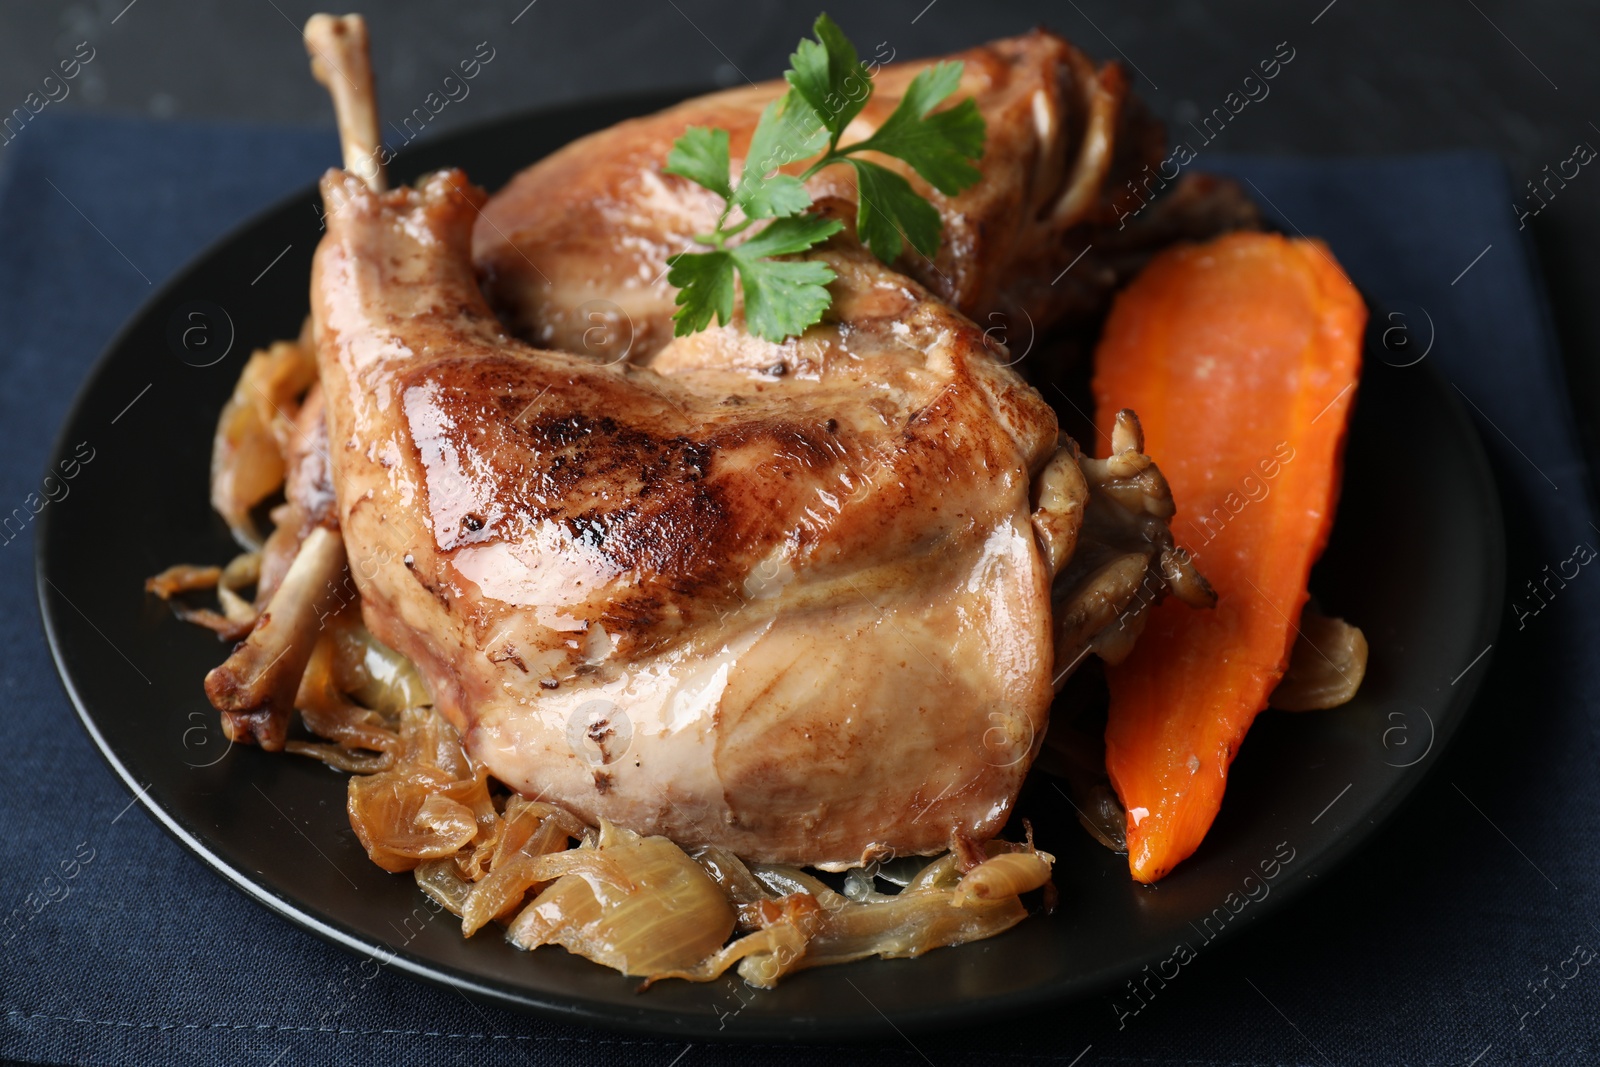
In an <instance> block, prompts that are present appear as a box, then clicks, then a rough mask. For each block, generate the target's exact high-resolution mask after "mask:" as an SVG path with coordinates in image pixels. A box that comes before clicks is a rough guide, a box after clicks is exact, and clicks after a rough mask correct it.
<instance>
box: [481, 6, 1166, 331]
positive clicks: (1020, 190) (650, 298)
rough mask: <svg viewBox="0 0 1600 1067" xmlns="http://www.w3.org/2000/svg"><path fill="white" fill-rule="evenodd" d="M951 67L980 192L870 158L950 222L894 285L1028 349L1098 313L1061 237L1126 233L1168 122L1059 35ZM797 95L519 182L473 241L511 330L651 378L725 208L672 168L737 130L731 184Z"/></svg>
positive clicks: (893, 70)
mask: <svg viewBox="0 0 1600 1067" xmlns="http://www.w3.org/2000/svg"><path fill="white" fill-rule="evenodd" d="M948 58H950V59H957V60H961V61H963V62H964V63H965V68H964V72H963V77H962V81H961V87H960V89H959V90H957V92H956V93H955V94H954V98H955V99H960V98H962V97H965V96H968V95H970V96H972V97H973V98H974V99H976V101H977V103H978V107H979V109H980V110H981V111H982V113H983V116H984V119H985V121H986V123H987V127H988V136H987V141H986V143H985V146H984V154H983V168H982V169H983V175H984V176H983V178H982V179H981V180H980V181H979V182H978V183H977V184H976V185H974V186H973V187H972V188H970V189H968V190H966V191H965V192H963V193H961V194H959V195H957V196H954V197H947V196H943V195H942V194H940V193H939V192H937V191H936V190H934V189H933V188H932V187H930V186H929V185H928V184H927V183H926V182H925V181H923V180H922V179H921V178H920V177H918V176H917V175H916V174H915V173H914V172H913V171H912V170H910V168H908V167H906V166H905V164H903V163H901V162H900V161H898V160H894V159H890V158H888V157H881V158H879V157H875V159H876V161H877V162H881V163H883V164H884V165H886V166H889V167H891V168H892V169H895V170H897V171H899V172H900V173H901V174H903V175H904V176H905V177H906V178H907V179H909V180H910V182H911V183H912V186H913V187H914V188H915V189H916V190H917V192H919V193H921V194H922V195H923V196H925V197H927V198H928V199H929V200H930V201H931V202H932V203H933V204H934V206H935V207H936V208H937V209H938V210H939V213H940V215H941V217H942V219H943V222H944V240H943V241H942V242H941V244H940V247H939V251H938V253H937V255H936V256H935V258H934V259H933V260H932V261H929V260H927V259H925V258H923V257H922V256H921V255H919V254H917V253H916V252H915V251H913V250H910V249H909V248H908V249H907V251H906V253H905V254H904V255H903V256H902V257H901V261H900V263H899V264H898V267H899V269H901V270H902V271H904V272H905V273H907V274H909V275H911V276H912V277H913V278H915V279H916V280H917V281H919V282H921V283H922V284H923V285H924V286H926V287H927V288H928V289H929V290H930V291H932V293H933V294H934V295H935V296H937V297H938V298H940V299H941V300H943V301H944V302H945V303H947V304H949V305H951V306H952V307H954V308H956V309H957V310H958V311H961V312H962V313H963V314H966V315H968V316H971V317H972V318H974V319H976V320H977V321H979V322H980V323H982V324H984V325H985V326H990V325H992V324H991V323H990V322H989V320H988V318H987V316H988V315H989V314H990V313H991V312H1000V313H1004V314H1006V315H1009V316H1011V321H1012V322H1013V323H1014V330H1015V332H1016V335H1017V336H1022V335H1023V331H1024V325H1023V319H1024V316H1026V317H1027V318H1028V319H1029V320H1031V321H1032V323H1033V324H1034V326H1035V327H1036V328H1037V329H1039V330H1043V329H1045V328H1046V327H1048V326H1049V325H1051V323H1052V322H1054V321H1056V320H1057V319H1059V318H1060V317H1061V316H1062V315H1064V314H1074V313H1076V314H1083V313H1086V312H1087V313H1091V314H1092V313H1097V312H1098V310H1099V299H1098V298H1099V295H1102V294H1101V287H1100V286H1098V285H1096V286H1093V287H1092V288H1093V289H1094V293H1095V296H1094V298H1093V299H1090V300H1087V301H1086V300H1085V299H1084V289H1083V287H1082V286H1076V287H1068V288H1062V287H1059V286H1052V284H1051V283H1052V281H1053V280H1057V279H1059V277H1060V275H1061V273H1062V271H1063V269H1064V268H1066V267H1067V266H1068V265H1069V264H1070V263H1071V262H1072V261H1073V260H1074V259H1075V258H1076V257H1077V256H1078V255H1079V253H1080V252H1082V251H1083V249H1084V245H1085V243H1086V242H1085V241H1084V240H1081V239H1078V237H1077V236H1076V235H1075V236H1074V237H1072V238H1071V239H1069V238H1068V237H1067V236H1066V235H1067V234H1069V233H1071V232H1072V231H1073V230H1074V228H1075V227H1082V226H1085V225H1089V224H1093V223H1100V224H1108V223H1109V224H1111V228H1113V229H1115V228H1116V223H1117V218H1116V213H1115V211H1114V210H1112V208H1111V204H1110V200H1111V198H1112V197H1113V196H1114V195H1116V194H1117V193H1119V192H1123V191H1124V190H1123V184H1124V179H1125V178H1130V177H1133V176H1134V175H1135V174H1136V173H1137V172H1138V171H1139V170H1140V169H1141V168H1142V167H1144V166H1145V164H1147V163H1148V164H1150V165H1152V166H1153V165H1154V164H1155V163H1157V162H1158V161H1159V160H1160V158H1161V154H1162V150H1163V148H1164V143H1165V139H1164V136H1163V134H1162V130H1161V126H1160V123H1158V122H1156V121H1154V120H1152V119H1151V118H1149V117H1148V116H1147V114H1146V113H1145V111H1144V109H1143V107H1142V106H1141V105H1139V104H1138V102H1137V101H1136V100H1134V99H1133V98H1132V97H1131V96H1130V95H1129V94H1128V92H1127V82H1126V78H1125V76H1124V75H1123V73H1122V69H1121V68H1120V67H1119V66H1118V65H1116V64H1115V63H1111V64H1106V65H1105V66H1102V67H1099V68H1096V67H1095V66H1094V64H1093V63H1092V62H1091V61H1090V60H1089V59H1088V58H1087V57H1086V56H1084V54H1083V53H1082V52H1079V51H1078V50H1077V49H1076V48H1074V47H1073V46H1072V45H1070V44H1068V43H1067V42H1066V41H1064V40H1062V39H1061V38H1060V37H1057V36H1055V35H1054V34H1050V33H1046V32H1044V31H1035V32H1033V33H1030V34H1026V35H1024V36H1022V37H1015V38H1010V39H1007V40H1002V41H997V42H995V43H993V44H989V45H984V46H982V47H979V48H973V49H970V50H968V51H965V52H962V53H959V54H957V55H954V56H950V57H948ZM934 62H936V60H932V59H928V60H917V61H913V62H905V63H894V64H890V65H888V66H885V67H883V68H882V69H881V70H879V71H878V73H877V75H876V77H875V78H874V79H873V80H874V82H875V85H876V88H875V90H874V92H873V95H872V97H871V99H870V100H869V101H868V102H867V106H866V108H865V110H863V111H862V112H861V114H860V115H858V116H857V117H856V118H855V119H854V120H853V121H852V123H851V124H850V127H849V129H848V130H847V131H846V134H845V137H844V140H845V141H846V142H853V141H856V140H860V139H864V138H866V137H867V136H869V135H870V134H871V133H872V132H873V131H874V130H876V129H877V127H878V126H879V124H881V123H882V122H883V121H884V119H886V118H888V116H889V114H890V112H892V111H893V110H894V107H895V105H896V104H897V103H899V100H900V98H901V97H902V96H903V95H904V93H905V90H906V88H907V86H909V85H910V83H911V80H912V79H913V78H914V77H915V76H916V75H917V73H918V72H920V71H922V70H925V69H926V68H927V67H929V66H930V65H931V64H933V63H934ZM785 88H786V85H785V84H784V83H783V82H781V81H776V82H767V83H764V84H761V85H751V86H746V87H744V88H739V89H730V90H728V91H726V92H720V93H713V94H711V95H709V96H702V97H699V98H697V99H693V100H689V101H686V102H684V103H683V104H680V105H678V106H676V107H673V108H669V109H668V110H666V111H663V112H660V113H659V114H656V115H651V116H648V117H646V118H641V119H635V120H632V121H629V122H623V123H619V124H618V125H616V126H613V127H611V128H610V129H607V130H602V131H600V132H599V133H596V134H592V135H590V136H588V137H584V138H581V139H580V140H577V141H574V142H573V143H572V144H570V145H568V146H567V147H566V148H564V149H562V150H561V151H559V152H556V153H555V154H553V155H551V156H549V157H547V158H546V159H544V160H542V161H541V162H539V163H536V164H535V165H533V166H532V167H530V168H528V169H527V170H525V171H523V172H522V173H521V174H519V175H518V176H517V177H516V178H514V179H513V180H512V181H511V183H510V184H509V185H507V186H506V188H505V189H503V190H502V191H501V192H500V193H498V194H497V195H496V196H495V197H494V198H493V199H492V200H491V201H490V202H489V204H488V205H487V206H486V207H485V208H484V213H483V218H482V219H481V220H480V221H479V222H478V223H477V226H476V229H475V232H474V235H473V250H474V254H475V256H476V258H477V261H478V265H479V268H480V270H481V272H482V273H483V275H484V279H485V286H486V288H487V290H488V292H489V297H490V300H491V302H492V303H493V304H494V305H495V307H496V309H497V310H499V311H500V312H501V313H502V315H504V316H505V317H506V319H507V321H508V322H509V323H510V324H511V325H512V328H513V330H515V331H516V332H517V333H518V334H519V335H521V336H524V337H526V338H528V339H529V340H531V341H533V342H534V343H536V344H540V345H544V346H548V347H551V348H559V349H563V350H565V351H569V352H584V351H589V352H594V353H595V354H599V353H598V352H597V351H596V348H595V344H594V341H595V340H596V339H597V338H599V337H602V336H605V337H607V338H608V339H609V340H608V343H609V344H610V346H611V347H612V348H613V349H616V348H621V347H624V346H629V347H630V348H631V351H630V353H629V358H630V359H633V360H636V361H648V359H649V358H650V357H651V356H652V355H653V354H654V353H655V352H656V351H658V350H659V349H660V348H661V347H662V346H663V345H665V344H666V343H667V341H668V340H669V339H670V338H671V337H672V323H671V317H672V313H673V310H674V308H673V299H674V297H675V295H676V290H675V289H673V287H672V286H670V285H668V284H667V282H666V258H667V257H668V256H669V255H672V254H673V253H676V252H682V251H686V250H687V249H688V248H689V247H690V245H691V243H692V238H693V236H694V235H695V234H698V233H704V232H706V231H708V230H710V229H712V228H713V226H714V225H715V223H716V220H717V214H718V212H719V211H720V210H721V206H722V205H721V201H720V200H719V199H718V198H717V197H716V196H715V195H714V194H711V193H709V192H708V191H706V190H705V189H702V188H700V187H699V186H697V185H694V184H693V183H691V182H689V181H687V180H685V179H683V178H678V177H673V176H671V175H664V174H662V173H661V166H662V161H663V160H665V159H666V157H667V153H668V150H669V149H670V148H671V147H672V142H673V140H674V139H675V138H677V137H678V136H680V135H681V134H682V133H683V131H684V128H685V127H687V126H690V125H695V126H711V127H720V128H723V129H726V130H728V131H729V137H730V146H731V150H732V152H733V155H734V157H735V163H734V166H735V169H736V170H737V169H738V168H739V167H741V166H742V165H743V162H742V157H743V155H744V153H745V152H746V151H747V150H748V147H749V143H750V136H751V134H752V133H753V131H754V129H755V126H756V123H757V121H758V120H759V119H760V117H761V112H762V109H763V108H765V107H766V106H767V105H768V104H769V103H771V102H772V101H773V100H774V99H776V98H777V97H778V95H779V94H780V93H781V92H783V90H784V89H785ZM790 169H799V166H796V167H793V168H790ZM808 187H809V188H810V190H811V193H812V195H813V196H814V197H815V198H817V199H819V200H820V199H822V198H824V197H841V198H844V199H848V200H850V201H852V202H853V201H854V199H855V196H856V190H855V186H854V178H853V175H852V172H851V171H850V169H849V168H848V167H830V168H828V169H826V170H823V171H822V172H820V173H819V174H817V175H816V176H815V177H813V178H812V179H811V180H810V182H809V183H808ZM1088 243H1092V242H1088ZM1105 291H1107V292H1108V291H1109V287H1105ZM597 328H599V330H598V332H597ZM586 337H587V339H588V343H586Z"/></svg>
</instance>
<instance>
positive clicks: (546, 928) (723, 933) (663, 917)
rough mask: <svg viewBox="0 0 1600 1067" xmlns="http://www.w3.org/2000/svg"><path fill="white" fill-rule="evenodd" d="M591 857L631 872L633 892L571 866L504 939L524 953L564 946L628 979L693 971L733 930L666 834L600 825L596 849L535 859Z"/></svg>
mask: <svg viewBox="0 0 1600 1067" xmlns="http://www.w3.org/2000/svg"><path fill="white" fill-rule="evenodd" d="M585 852H588V853H591V854H592V855H593V857H594V858H595V859H598V858H600V857H606V858H607V859H609V860H611V861H612V862H613V863H614V865H615V867H616V869H617V870H620V871H623V872H626V874H627V876H628V880H629V882H631V887H629V886H624V885H619V884H617V883H616V882H615V881H614V880H613V879H611V878H607V877H603V876H601V875H600V873H599V872H598V871H597V870H596V869H595V868H593V867H591V866H588V865H583V864H579V863H572V861H571V860H568V862H569V863H572V867H573V869H572V871H571V872H570V873H566V874H562V875H561V876H560V877H558V878H556V880H555V882H554V884H552V885H551V886H550V887H549V888H548V889H546V890H545V891H544V892H542V893H540V894H539V896H538V897H537V898H536V899H535V900H534V902H533V903H532V904H530V905H528V907H527V908H525V909H524V910H523V912H522V914H520V915H518V916H517V918H516V921H514V922H513V923H512V924H511V928H510V930H508V931H507V933H506V936H507V938H508V939H509V940H510V941H511V942H512V943H513V944H515V945H517V946H519V947H521V948H528V949H531V948H536V947H538V946H540V945H552V944H554V945H561V946H563V947H564V948H566V950H567V951H568V952H572V953H576V954H577V955H580V956H586V957H588V958H589V959H591V960H594V961H595V962H596V963H601V964H604V965H605V966H607V967H611V968H613V969H615V970H618V971H621V972H622V973H623V974H631V975H639V976H643V977H648V976H650V975H655V974H660V973H662V972H667V971H682V970H688V969H690V968H693V967H694V966H695V965H697V964H699V963H700V962H701V961H702V960H704V959H706V958H707V957H708V956H711V955H712V954H714V953H716V952H717V951H718V950H719V949H720V948H721V947H722V944H723V942H724V941H726V940H727V939H728V935H729V934H731V933H733V925H734V912H733V906H732V905H731V904H729V903H728V898H727V897H725V896H723V894H722V892H721V891H720V890H719V889H718V888H717V885H716V883H715V882H713V881H712V880H711V878H710V876H709V875H707V874H706V872H705V871H704V870H703V869H702V868H701V867H700V865H699V864H697V863H696V862H695V861H694V860H692V859H690V858H689V857H688V856H687V855H686V854H685V853H684V852H683V850H682V849H680V848H679V847H678V846H677V845H674V844H673V843H672V842H671V841H668V840H667V839H666V838H664V837H641V836H639V835H638V834H635V833H633V832H631V831H629V830H624V829H621V828H619V827H616V826H613V825H611V824H610V823H608V822H605V821H603V820H602V822H601V824H600V837H599V840H598V842H597V843H596V845H595V846H594V847H592V848H587V847H580V848H576V849H571V850H569V851H568V852H564V853H558V854H557V855H554V856H545V857H541V858H540V859H539V860H535V861H532V862H533V863H535V864H541V865H543V866H544V867H545V869H554V868H555V867H556V866H557V861H560V860H563V859H566V858H568V857H571V858H573V859H578V858H581V854H582V853H585Z"/></svg>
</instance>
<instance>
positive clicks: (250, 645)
mask: <svg viewBox="0 0 1600 1067" xmlns="http://www.w3.org/2000/svg"><path fill="white" fill-rule="evenodd" d="M344 564H345V554H344V541H343V540H341V539H340V537H339V534H338V532H337V531H334V530H329V529H327V528H326V527H322V526H319V527H317V528H316V529H315V530H312V531H311V533H310V535H309V536H307V537H306V539H305V541H303V542H301V545H300V551H299V552H298V553H297V554H296V555H295V558H294V562H293V563H292V564H290V565H289V573H288V574H286V575H284V578H283V584H282V585H280V586H278V589H277V591H276V592H274V593H273V594H272V600H271V601H269V602H268V604H267V609H266V610H265V611H263V612H262V613H261V617H260V618H259V619H258V620H257V621H256V626H255V629H253V630H251V631H250V636H249V637H247V638H245V639H244V641H243V643H241V644H240V645H239V646H238V647H237V648H235V649H234V650H233V655H231V656H229V657H228V658H227V661H226V662H224V663H223V664H222V666H220V667H218V668H216V669H215V670H213V671H212V672H211V673H210V674H208V675H206V695H207V696H208V697H210V698H211V703H212V706H213V707H215V708H217V709H218V710H219V711H221V712H222V729H223V732H224V733H226V734H227V735H228V738H229V740H232V741H238V742H249V741H255V742H256V743H257V744H259V745H260V746H261V747H262V748H264V749H267V750H268V751H271V752H276V751H278V750H279V749H281V748H283V743H284V740H285V738H286V737H287V734H288V730H289V719H290V716H291V715H292V714H293V712H294V698H295V693H296V691H297V690H298V689H299V688H300V677H301V676H302V675H303V674H305V671H306V662H307V661H308V660H309V659H310V658H311V651H312V649H313V648H314V647H315V646H316V636H317V630H318V628H319V626H320V624H321V621H322V619H323V618H324V617H325V616H327V615H328V614H330V613H331V612H330V610H329V606H326V602H328V601H334V602H335V604H334V605H332V606H333V607H336V606H337V604H338V603H342V601H338V599H337V598H338V592H337V588H338V586H337V583H338V578H339V574H340V572H341V571H343V570H344Z"/></svg>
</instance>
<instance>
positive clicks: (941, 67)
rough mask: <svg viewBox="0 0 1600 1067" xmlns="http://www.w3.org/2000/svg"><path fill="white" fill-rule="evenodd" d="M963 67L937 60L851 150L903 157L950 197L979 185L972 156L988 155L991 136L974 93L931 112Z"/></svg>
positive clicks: (953, 88) (953, 85)
mask: <svg viewBox="0 0 1600 1067" xmlns="http://www.w3.org/2000/svg"><path fill="white" fill-rule="evenodd" d="M961 67H962V65H961V64H960V63H937V64H935V65H934V66H932V67H929V68H928V69H927V70H924V71H923V72H922V73H920V74H918V75H917V76H916V77H915V78H913V79H912V81H911V85H910V87H909V88H907V89H906V94H905V96H903V97H901V98H900V103H899V106H897V107H896V108H895V109H894V112H893V114H891V115H890V116H889V117H888V118H887V119H886V120H884V123H883V125H882V126H880V127H878V131H877V132H876V133H874V134H873V135H872V136H871V137H869V138H867V139H866V140H865V141H861V142H859V143H857V144H852V145H851V146H850V148H849V150H850V151H851V152H861V151H868V150H870V151H873V152H882V153H883V154H884V155H886V156H894V157H895V158H896V159H903V160H905V161H906V162H907V163H909V164H911V166H912V167H913V168H914V169H915V170H916V172H917V173H918V174H920V175H922V177H923V179H924V180H925V181H927V183H928V184H929V185H932V186H933V187H934V188H935V189H937V190H939V191H940V192H941V193H944V194H945V195H946V196H953V195H955V194H956V193H959V192H960V191H961V190H963V189H966V188H969V187H970V186H972V185H974V184H975V183H976V182H977V181H978V179H979V178H981V177H982V176H983V174H982V172H981V171H979V170H978V168H977V167H975V166H973V165H972V164H971V163H970V162H968V160H974V159H977V158H979V157H980V156H982V155H983V142H984V139H985V137H986V135H987V129H986V127H985V124H984V121H983V115H982V114H980V113H979V111H978V105H977V103H976V102H975V101H974V100H973V99H972V98H971V97H968V98H967V99H966V100H963V101H962V102H961V103H960V104H958V105H957V106H955V107H953V108H950V109H949V110H947V111H941V112H939V113H938V114H935V115H930V114H929V112H930V111H932V110H933V109H934V108H935V107H937V106H938V105H939V103H940V102H941V101H943V100H944V99H945V97H947V96H949V95H950V94H951V93H953V92H955V91H956V87H957V86H958V85H960V84H961ZM913 243H915V242H913Z"/></svg>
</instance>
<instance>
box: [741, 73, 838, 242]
mask: <svg viewBox="0 0 1600 1067" xmlns="http://www.w3.org/2000/svg"><path fill="white" fill-rule="evenodd" d="M827 144H828V130H827V127H825V126H824V125H823V124H822V118H821V116H819V115H818V114H817V113H816V111H815V110H814V109H813V108H812V107H811V105H810V104H808V103H807V102H806V101H805V99H804V98H803V97H801V96H799V95H797V94H796V93H794V92H792V91H791V92H787V93H784V94H783V95H782V96H781V97H779V98H778V99H776V100H774V101H773V102H772V103H770V104H768V105H767V108H766V110H765V111H763V112H762V113H761V121H760V122H758V123H757V124H756V129H755V133H753V134H751V136H750V150H749V152H748V153H747V154H746V156H745V161H744V172H743V174H742V175H741V176H740V178H739V188H738V189H737V190H736V191H735V192H734V194H733V196H732V199H733V201H734V203H735V204H737V205H738V206H739V209H740V210H741V211H743V212H744V213H745V217H746V218H751V219H772V218H782V217H783V216H785V215H798V214H799V213H800V212H802V211H804V210H805V209H806V208H808V207H810V206H811V194H810V193H808V192H806V188H805V185H804V183H802V182H801V181H800V179H799V178H796V177H794V176H793V175H791V174H775V173H773V172H774V171H776V170H777V169H778V168H779V167H783V166H787V165H788V164H790V163H795V162H798V161H799V160H802V159H807V158H809V157H811V156H814V155H816V154H817V153H818V152H820V151H822V149H823V148H825V147H826V146H827Z"/></svg>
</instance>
